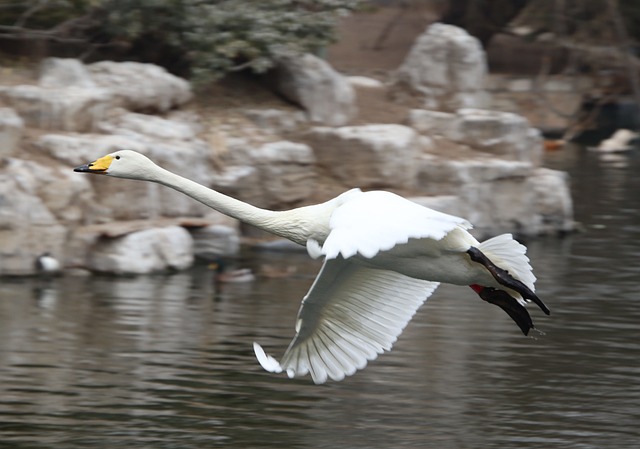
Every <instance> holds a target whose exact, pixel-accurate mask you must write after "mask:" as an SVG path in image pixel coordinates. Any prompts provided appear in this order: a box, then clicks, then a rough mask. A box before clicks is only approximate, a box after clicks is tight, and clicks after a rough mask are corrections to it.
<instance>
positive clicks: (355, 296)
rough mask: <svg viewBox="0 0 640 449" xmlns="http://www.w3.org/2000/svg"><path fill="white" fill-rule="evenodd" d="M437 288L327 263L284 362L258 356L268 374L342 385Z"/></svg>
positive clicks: (350, 264)
mask: <svg viewBox="0 0 640 449" xmlns="http://www.w3.org/2000/svg"><path fill="white" fill-rule="evenodd" d="M437 286H438V283H437V282H429V281H423V280H419V279H413V278H409V277H407V276H404V275H402V274H399V273H396V272H393V271H387V270H379V269H373V268H368V267H365V266H362V265H361V264H359V263H357V262H356V261H354V260H349V259H344V258H342V257H338V258H336V259H329V260H325V263H324V265H323V267H322V269H321V270H320V273H319V274H318V277H317V278H316V280H315V282H314V283H313V285H312V287H311V290H310V291H309V293H308V294H307V295H306V296H305V298H304V300H303V301H302V306H301V308H300V312H299V313H298V320H297V333H296V336H295V337H294V338H293V341H292V342H291V344H290V345H289V348H288V349H287V351H286V352H285V354H284V356H283V357H282V360H281V361H280V362H279V363H278V362H275V363H274V361H275V359H274V358H273V357H271V356H267V355H266V354H264V351H262V348H261V347H260V346H259V345H257V344H255V345H254V348H255V350H256V355H257V356H258V360H259V361H260V363H261V364H262V365H263V367H264V368H265V369H267V370H268V371H271V372H280V371H286V372H287V374H288V375H289V377H297V376H303V375H305V374H307V373H310V374H311V377H312V378H313V381H314V382H315V383H318V384H319V383H324V382H325V381H326V380H327V379H333V380H342V379H343V378H344V377H345V376H350V375H352V374H353V373H355V372H356V371H357V370H359V369H362V368H364V367H365V366H366V364H367V362H368V361H369V360H373V359H375V358H376V357H377V356H378V354H381V353H382V352H384V351H388V350H390V349H391V347H392V346H393V344H394V343H395V341H396V339H397V338H398V336H399V335H400V334H401V333H402V331H403V329H404V328H405V326H406V325H407V323H408V322H409V320H410V319H411V317H413V315H414V314H415V312H416V311H417V309H418V307H420V305H422V303H424V301H425V300H426V299H427V298H428V297H429V296H430V295H431V293H433V291H434V290H435V289H436V287H437ZM263 362H264V363H263Z"/></svg>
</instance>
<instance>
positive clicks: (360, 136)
mask: <svg viewBox="0 0 640 449" xmlns="http://www.w3.org/2000/svg"><path fill="white" fill-rule="evenodd" d="M306 138H307V140H308V142H309V144H310V145H311V147H312V148H313V150H314V153H315V155H316V159H317V160H318V163H319V165H321V166H323V167H324V168H325V169H326V170H327V171H328V172H329V173H330V174H331V175H332V176H334V177H335V178H336V179H338V180H339V181H341V182H343V183H345V184H346V185H348V186H354V187H355V185H354V184H357V186H358V187H363V188H372V187H375V188H384V187H408V186H412V185H413V184H414V183H415V174H416V170H415V165H416V164H415V160H416V158H417V156H418V154H419V150H420V148H419V147H420V140H419V138H418V134H417V133H416V132H415V131H414V130H413V129H411V128H409V127H407V126H402V125H393V124H385V125H363V126H345V127H341V128H328V127H316V128H313V129H311V130H310V131H309V133H307V135H306Z"/></svg>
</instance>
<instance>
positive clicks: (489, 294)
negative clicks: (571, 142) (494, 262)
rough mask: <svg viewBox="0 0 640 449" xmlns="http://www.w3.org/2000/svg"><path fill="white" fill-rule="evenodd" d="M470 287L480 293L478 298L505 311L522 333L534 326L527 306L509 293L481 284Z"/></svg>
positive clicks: (527, 331)
mask: <svg viewBox="0 0 640 449" xmlns="http://www.w3.org/2000/svg"><path fill="white" fill-rule="evenodd" d="M470 287H471V288H472V289H473V290H475V292H476V293H478V295H480V298H482V299H484V300H485V301H487V302H489V303H491V304H495V305H496V306H498V307H500V308H501V309H502V310H504V311H505V312H507V314H508V315H509V316H510V317H511V319H512V320H513V321H515V322H516V324H517V325H518V327H519V328H520V330H521V331H522V333H523V334H525V335H528V334H529V330H531V329H533V328H534V326H533V321H532V320H531V316H530V315H529V312H528V311H527V308H526V307H524V306H523V305H522V304H520V302H519V301H518V300H517V299H515V298H514V297H512V296H511V295H510V294H509V293H507V292H505V291H504V290H497V289H495V288H493V287H482V286H481V285H476V284H474V285H471V286H470Z"/></svg>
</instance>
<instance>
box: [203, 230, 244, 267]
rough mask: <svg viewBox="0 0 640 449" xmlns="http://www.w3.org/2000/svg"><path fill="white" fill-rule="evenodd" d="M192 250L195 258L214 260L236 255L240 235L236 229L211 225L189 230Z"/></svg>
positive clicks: (238, 249)
mask: <svg viewBox="0 0 640 449" xmlns="http://www.w3.org/2000/svg"><path fill="white" fill-rule="evenodd" d="M191 237H192V238H193V243H194V245H193V248H194V254H195V256H196V257H199V258H201V259H208V260H211V259H215V258H216V257H220V256H222V257H228V256H233V255H236V254H238V252H239V251H240V234H239V231H238V227H237V226H235V227H232V226H226V225H211V226H206V227H204V228H195V229H193V230H191Z"/></svg>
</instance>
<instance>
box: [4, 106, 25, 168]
mask: <svg viewBox="0 0 640 449" xmlns="http://www.w3.org/2000/svg"><path fill="white" fill-rule="evenodd" d="M23 130H24V122H23V121H22V119H21V118H20V116H19V115H18V114H16V112H15V111H14V110H13V109H11V108H0V157H5V156H11V155H13V154H15V153H16V151H17V149H18V144H19V143H20V139H21V138H22V132H23Z"/></svg>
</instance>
